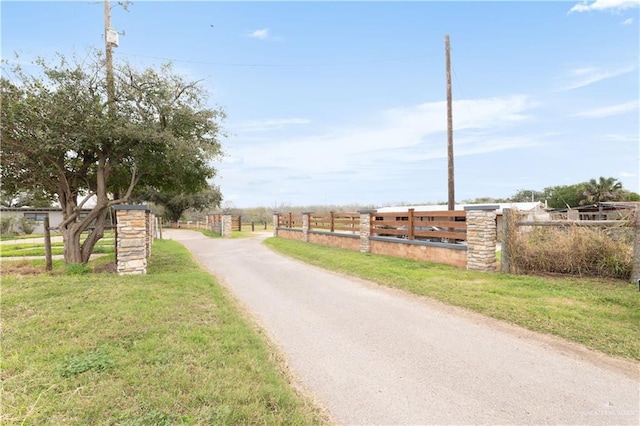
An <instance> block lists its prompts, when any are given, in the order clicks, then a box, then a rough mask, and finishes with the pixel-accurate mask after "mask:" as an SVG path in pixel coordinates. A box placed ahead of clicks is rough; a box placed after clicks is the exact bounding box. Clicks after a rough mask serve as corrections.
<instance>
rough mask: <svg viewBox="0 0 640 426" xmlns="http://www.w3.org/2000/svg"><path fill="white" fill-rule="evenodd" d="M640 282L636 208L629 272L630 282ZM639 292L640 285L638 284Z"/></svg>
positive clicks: (639, 233) (639, 218)
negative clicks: (631, 260)
mask: <svg viewBox="0 0 640 426" xmlns="http://www.w3.org/2000/svg"><path fill="white" fill-rule="evenodd" d="M638 280H640V207H636V211H635V215H634V221H633V269H632V270H631V282H633V283H638V282H639V281H638ZM638 290H639V291H640V284H638Z"/></svg>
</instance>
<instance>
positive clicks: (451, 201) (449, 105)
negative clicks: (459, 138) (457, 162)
mask: <svg viewBox="0 0 640 426" xmlns="http://www.w3.org/2000/svg"><path fill="white" fill-rule="evenodd" d="M444 45H445V52H446V57H447V158H448V167H447V169H448V177H449V179H448V181H449V191H448V193H449V197H448V203H447V208H448V210H455V204H456V195H455V184H454V173H453V113H452V100H451V53H450V50H451V48H450V46H449V34H447V35H445V36H444Z"/></svg>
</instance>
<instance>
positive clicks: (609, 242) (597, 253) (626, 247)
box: [508, 221, 633, 279]
mask: <svg viewBox="0 0 640 426" xmlns="http://www.w3.org/2000/svg"><path fill="white" fill-rule="evenodd" d="M510 222H511V223H514V221H510ZM513 231H516V232H509V235H510V236H509V242H508V245H509V262H510V264H511V265H512V267H513V268H514V270H515V271H516V272H519V273H559V274H570V275H578V276H593V277H601V278H619V279H630V278H631V270H632V268H633V233H632V232H631V228H629V227H626V226H616V227H611V228H600V227H584V226H577V225H571V226H559V227H551V226H544V227H543V226H535V227H532V229H530V230H528V231H525V232H517V230H516V229H513Z"/></svg>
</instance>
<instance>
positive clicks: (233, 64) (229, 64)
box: [118, 53, 431, 68]
mask: <svg viewBox="0 0 640 426" xmlns="http://www.w3.org/2000/svg"><path fill="white" fill-rule="evenodd" d="M118 55H119V56H129V57H136V58H149V59H160V60H164V61H171V62H184V63H192V64H203V65H216V66H223V67H247V68H250V67H255V68H258V67H262V68H296V67H299V68H310V67H332V66H348V65H367V64H378V63H388V62H402V61H410V60H416V59H424V58H429V57H431V56H428V55H419V56H410V57H398V58H387V59H372V60H368V61H356V62H332V63H331V62H326V63H316V64H265V63H241V62H211V61H197V60H191V59H175V58H167V57H163V56H150V55H137V54H133V53H118Z"/></svg>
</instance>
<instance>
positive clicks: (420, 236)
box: [371, 209, 467, 242]
mask: <svg viewBox="0 0 640 426" xmlns="http://www.w3.org/2000/svg"><path fill="white" fill-rule="evenodd" d="M466 217H467V212H466V211H432V212H416V211H415V210H414V209H409V211H407V212H389V213H375V214H372V215H371V235H372V236H381V237H387V236H391V237H397V238H404V239H408V240H422V241H443V240H448V241H449V242H456V241H465V240H466V239H467V222H466Z"/></svg>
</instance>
